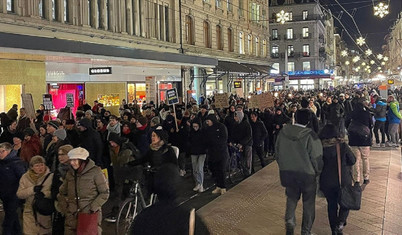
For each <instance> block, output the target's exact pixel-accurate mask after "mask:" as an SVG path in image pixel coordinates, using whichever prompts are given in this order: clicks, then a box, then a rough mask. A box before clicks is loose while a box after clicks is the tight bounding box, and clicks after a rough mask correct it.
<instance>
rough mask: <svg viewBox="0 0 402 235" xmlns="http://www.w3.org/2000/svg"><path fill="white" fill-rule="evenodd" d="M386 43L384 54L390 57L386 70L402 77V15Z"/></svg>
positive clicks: (401, 14) (392, 28)
mask: <svg viewBox="0 0 402 235" xmlns="http://www.w3.org/2000/svg"><path fill="white" fill-rule="evenodd" d="M386 41H387V45H386V47H385V48H386V51H385V52H384V54H385V55H388V56H389V60H388V62H387V63H386V70H388V72H389V73H390V74H394V75H395V74H396V75H400V76H402V72H401V71H402V13H400V14H399V16H398V19H397V20H396V21H395V24H394V25H393V26H392V27H391V32H390V33H389V34H388V35H387V37H386ZM401 79H402V77H401Z"/></svg>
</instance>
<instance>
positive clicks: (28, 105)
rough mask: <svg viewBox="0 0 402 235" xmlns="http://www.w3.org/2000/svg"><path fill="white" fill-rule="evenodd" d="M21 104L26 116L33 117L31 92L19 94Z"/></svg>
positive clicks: (33, 108) (33, 109)
mask: <svg viewBox="0 0 402 235" xmlns="http://www.w3.org/2000/svg"><path fill="white" fill-rule="evenodd" d="M21 99H22V106H23V107H24V108H25V112H26V113H27V117H30V118H35V107H34V104H33V99H32V94H29V93H27V94H21Z"/></svg>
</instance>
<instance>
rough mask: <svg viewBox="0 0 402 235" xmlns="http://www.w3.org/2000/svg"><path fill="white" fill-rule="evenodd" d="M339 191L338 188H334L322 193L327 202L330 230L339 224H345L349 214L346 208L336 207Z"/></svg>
mask: <svg viewBox="0 0 402 235" xmlns="http://www.w3.org/2000/svg"><path fill="white" fill-rule="evenodd" d="M339 192H340V189H339V188H334V189H332V190H329V191H327V192H325V193H324V194H325V198H326V199H327V203H328V220H329V225H330V226H331V230H332V231H335V229H336V227H337V226H338V225H340V224H342V225H345V224H346V219H347V218H348V215H349V210H348V209H345V208H343V207H340V206H339V207H338V198H339Z"/></svg>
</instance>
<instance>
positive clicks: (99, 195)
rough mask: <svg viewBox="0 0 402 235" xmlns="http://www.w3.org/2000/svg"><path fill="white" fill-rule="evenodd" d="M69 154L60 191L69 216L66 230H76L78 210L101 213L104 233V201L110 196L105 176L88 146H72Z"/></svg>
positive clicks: (70, 233) (70, 234)
mask: <svg viewBox="0 0 402 235" xmlns="http://www.w3.org/2000/svg"><path fill="white" fill-rule="evenodd" d="M88 121H89V120H88ZM68 157H69V159H70V164H71V168H70V169H69V171H68V172H67V174H66V178H65V180H64V181H63V184H62V185H61V186H60V191H59V194H58V195H57V200H58V202H59V208H60V210H61V212H62V213H63V214H64V215H65V216H66V220H65V228H64V234H65V235H74V234H76V232H77V214H78V212H80V213H88V214H90V213H98V234H102V228H101V223H102V205H103V204H104V203H105V202H106V201H107V199H108V197H109V187H108V185H107V181H106V178H105V176H104V175H103V173H102V170H101V169H100V167H98V166H96V165H95V162H94V161H93V160H92V159H90V158H89V152H88V151H87V150H86V149H84V148H81V147H78V148H75V149H72V150H71V151H69V152H68Z"/></svg>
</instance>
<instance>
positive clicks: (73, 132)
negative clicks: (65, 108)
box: [64, 119, 80, 148]
mask: <svg viewBox="0 0 402 235" xmlns="http://www.w3.org/2000/svg"><path fill="white" fill-rule="evenodd" d="M64 129H65V130H66V133H67V137H66V140H67V141H68V142H69V143H71V145H72V146H73V147H74V148H76V147H78V146H79V145H80V135H79V133H78V131H77V129H76V128H75V121H74V119H67V120H66V122H65V124H64Z"/></svg>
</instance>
